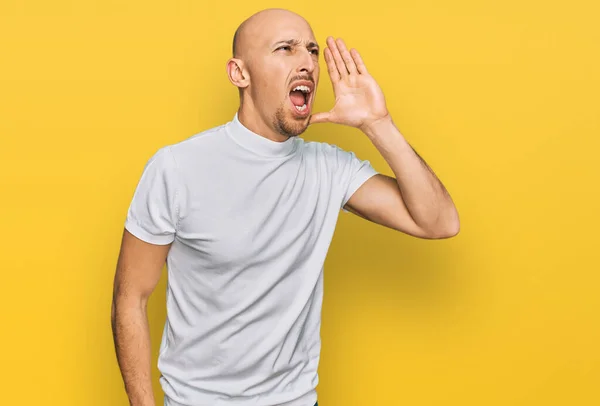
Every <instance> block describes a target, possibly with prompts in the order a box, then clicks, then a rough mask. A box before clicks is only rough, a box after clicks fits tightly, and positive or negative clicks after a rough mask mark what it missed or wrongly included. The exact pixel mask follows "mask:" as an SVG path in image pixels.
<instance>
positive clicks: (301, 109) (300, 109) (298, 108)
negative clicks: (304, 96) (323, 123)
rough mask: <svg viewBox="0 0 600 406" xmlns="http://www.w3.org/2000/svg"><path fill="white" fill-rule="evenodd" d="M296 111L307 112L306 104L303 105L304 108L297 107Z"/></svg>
mask: <svg viewBox="0 0 600 406" xmlns="http://www.w3.org/2000/svg"><path fill="white" fill-rule="evenodd" d="M296 110H298V111H304V110H306V104H303V105H302V107H300V106H296Z"/></svg>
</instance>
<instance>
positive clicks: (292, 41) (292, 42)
mask: <svg viewBox="0 0 600 406" xmlns="http://www.w3.org/2000/svg"><path fill="white" fill-rule="evenodd" d="M301 43H302V41H300V40H298V39H288V40H283V41H277V42H275V43H274V44H273V46H275V45H277V44H288V45H300V44H301ZM306 47H307V48H317V49H319V44H317V43H316V42H313V41H309V42H307V43H306Z"/></svg>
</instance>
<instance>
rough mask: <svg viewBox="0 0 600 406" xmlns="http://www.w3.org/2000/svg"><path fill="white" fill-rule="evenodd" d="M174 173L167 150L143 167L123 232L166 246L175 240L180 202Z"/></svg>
mask: <svg viewBox="0 0 600 406" xmlns="http://www.w3.org/2000/svg"><path fill="white" fill-rule="evenodd" d="M176 169H177V168H176V164H175V160H174V157H173V153H172V151H171V149H170V147H169V146H166V147H163V148H161V149H159V150H158V151H157V152H156V153H155V154H154V155H153V156H152V157H151V158H150V159H149V160H148V161H147V162H146V165H145V166H144V170H143V172H142V176H141V178H140V180H139V182H138V184H137V187H136V188H135V192H134V194H133V198H132V200H131V203H130V205H129V209H128V211H127V218H126V220H125V228H126V229H127V230H128V231H129V232H130V233H131V234H133V235H135V236H136V237H138V238H139V239H141V240H143V241H146V242H149V243H152V244H158V245H166V244H170V243H171V242H173V240H174V239H175V232H176V230H177V226H178V219H179V203H178V201H179V198H180V196H179V193H180V186H179V178H178V176H177V175H178V173H177V170H176Z"/></svg>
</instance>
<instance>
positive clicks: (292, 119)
mask: <svg viewBox="0 0 600 406" xmlns="http://www.w3.org/2000/svg"><path fill="white" fill-rule="evenodd" d="M286 110H287V111H286ZM286 113H287V114H286ZM309 121H310V113H309V114H307V115H306V116H304V117H298V115H295V114H293V112H291V111H289V109H286V108H285V107H283V106H282V107H280V108H279V109H277V112H276V113H275V119H274V124H275V128H277V130H278V131H279V133H280V134H282V135H285V136H286V137H297V136H298V135H300V134H302V133H303V132H305V131H306V129H307V128H308V123H309Z"/></svg>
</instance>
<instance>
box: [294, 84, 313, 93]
mask: <svg viewBox="0 0 600 406" xmlns="http://www.w3.org/2000/svg"><path fill="white" fill-rule="evenodd" d="M293 90H300V91H301V92H302V93H310V87H308V86H304V85H302V86H296V87H295V88H294V89H293Z"/></svg>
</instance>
